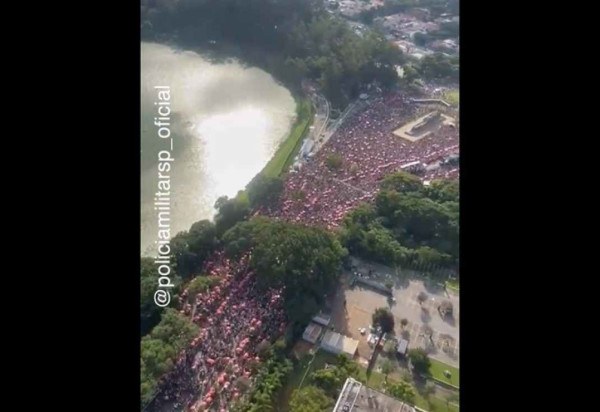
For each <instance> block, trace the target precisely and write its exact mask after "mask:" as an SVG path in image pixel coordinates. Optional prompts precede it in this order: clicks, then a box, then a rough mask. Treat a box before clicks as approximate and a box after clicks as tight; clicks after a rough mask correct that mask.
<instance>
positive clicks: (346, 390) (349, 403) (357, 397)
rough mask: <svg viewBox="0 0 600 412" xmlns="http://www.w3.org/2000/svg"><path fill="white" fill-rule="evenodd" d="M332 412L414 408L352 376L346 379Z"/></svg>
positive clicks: (411, 410) (388, 411) (407, 410)
mask: <svg viewBox="0 0 600 412" xmlns="http://www.w3.org/2000/svg"><path fill="white" fill-rule="evenodd" d="M332 412H416V411H415V408H414V407H412V406H410V405H409V404H407V403H404V402H401V401H399V400H397V399H395V398H392V397H391V396H388V395H386V394H384V393H381V392H379V391H376V390H374V389H371V388H369V387H367V386H365V385H363V384H362V383H360V382H358V381H357V380H354V379H352V378H348V379H346V383H344V387H343V388H342V391H341V392H340V396H339V397H338V400H337V402H336V404H335V406H334V407H333V410H332Z"/></svg>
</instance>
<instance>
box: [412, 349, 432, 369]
mask: <svg viewBox="0 0 600 412" xmlns="http://www.w3.org/2000/svg"><path fill="white" fill-rule="evenodd" d="M408 358H409V359H410V362H411V363H412V366H413V368H414V370H415V372H417V373H419V374H427V373H429V367H430V366H431V361H430V360H429V357H428V356H427V353H426V352H425V351H424V350H423V349H421V348H416V349H411V350H409V351H408Z"/></svg>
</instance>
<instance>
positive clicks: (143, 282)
mask: <svg viewBox="0 0 600 412" xmlns="http://www.w3.org/2000/svg"><path fill="white" fill-rule="evenodd" d="M157 267H158V266H157V265H156V264H154V261H153V260H152V259H151V258H141V259H140V292H141V293H140V334H141V336H144V335H145V334H147V333H148V331H150V329H152V328H153V327H154V326H155V325H156V324H157V323H158V322H159V321H160V315H161V313H162V311H163V308H161V307H160V306H158V305H156V303H154V293H155V292H156V290H157V289H158V276H159V275H158V271H157V270H158V269H157ZM170 277H171V279H172V282H173V283H174V284H175V287H174V288H173V289H171V291H170V293H171V296H173V295H174V294H175V293H177V291H178V290H179V285H180V284H181V278H179V277H178V276H176V275H175V274H172V275H171V276H170ZM173 302H174V299H171V306H173V305H174V303H173Z"/></svg>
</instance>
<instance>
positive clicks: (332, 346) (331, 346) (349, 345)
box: [321, 330, 358, 357]
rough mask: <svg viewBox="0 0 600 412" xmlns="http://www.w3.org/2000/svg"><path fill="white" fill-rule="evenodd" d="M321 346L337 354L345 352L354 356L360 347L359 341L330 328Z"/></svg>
mask: <svg viewBox="0 0 600 412" xmlns="http://www.w3.org/2000/svg"><path fill="white" fill-rule="evenodd" d="M321 348H323V350H325V351H327V352H330V353H333V354H336V355H338V354H340V353H343V354H345V355H348V356H349V357H353V356H354V354H355V353H356V350H357V349H358V341H357V340H356V339H352V338H349V337H347V336H344V335H340V334H339V333H337V332H332V331H330V330H328V331H327V332H325V335H323V339H322V340H321Z"/></svg>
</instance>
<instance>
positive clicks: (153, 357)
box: [140, 308, 199, 405]
mask: <svg viewBox="0 0 600 412" xmlns="http://www.w3.org/2000/svg"><path fill="white" fill-rule="evenodd" d="M198 332H199V330H198V327H197V326H196V325H194V324H193V323H192V322H190V321H189V319H187V318H186V317H184V316H182V315H180V314H179V313H178V312H177V311H176V310H175V309H172V308H167V309H165V311H164V313H163V314H162V318H161V321H160V323H159V324H158V325H156V326H155V327H154V328H153V329H152V331H151V332H150V333H149V334H148V335H146V336H144V337H143V338H142V342H141V371H140V378H141V404H142V405H145V404H147V403H148V402H149V401H150V400H151V399H152V397H153V396H154V394H155V391H156V389H157V387H158V380H159V379H160V377H161V376H163V375H164V374H165V373H166V372H167V371H169V370H170V369H171V368H172V367H173V365H174V361H175V360H176V357H177V355H178V354H179V353H180V351H181V350H183V349H184V348H185V347H186V346H187V345H188V344H189V343H190V342H191V340H192V339H193V338H194V336H196V335H198Z"/></svg>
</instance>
